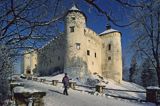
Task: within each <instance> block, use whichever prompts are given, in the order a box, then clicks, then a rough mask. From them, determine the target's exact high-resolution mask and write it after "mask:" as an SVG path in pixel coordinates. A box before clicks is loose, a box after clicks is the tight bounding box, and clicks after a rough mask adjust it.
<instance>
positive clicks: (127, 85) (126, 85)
mask: <svg viewBox="0 0 160 106" xmlns="http://www.w3.org/2000/svg"><path fill="white" fill-rule="evenodd" d="M63 76H64V74H59V75H57V76H53V77H39V79H41V78H43V79H46V80H48V81H52V80H58V81H59V82H61V81H62V78H63ZM92 77H93V79H98V80H99V81H101V79H100V78H99V76H98V75H94V76H92ZM72 80H74V81H76V83H77V84H80V85H81V83H80V82H79V81H78V80H76V79H72ZM102 81H103V82H102V83H101V84H102V85H105V87H106V88H110V89H120V90H131V91H144V92H145V91H146V90H145V89H144V88H143V87H142V86H139V85H137V84H135V83H131V82H126V81H122V82H121V84H118V83H116V82H114V81H113V80H111V79H103V80H102ZM77 89H79V90H86V91H91V90H90V89H87V88H84V87H77ZM105 92H106V93H107V94H109V95H113V96H123V97H129V98H137V99H141V100H145V99H146V94H145V93H135V92H124V91H112V90H106V91H105Z"/></svg>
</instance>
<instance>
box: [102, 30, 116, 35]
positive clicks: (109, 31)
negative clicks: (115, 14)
mask: <svg viewBox="0 0 160 106" xmlns="http://www.w3.org/2000/svg"><path fill="white" fill-rule="evenodd" d="M111 32H119V31H117V30H115V29H108V30H106V31H104V32H102V33H100V34H99V35H103V34H108V33H111Z"/></svg>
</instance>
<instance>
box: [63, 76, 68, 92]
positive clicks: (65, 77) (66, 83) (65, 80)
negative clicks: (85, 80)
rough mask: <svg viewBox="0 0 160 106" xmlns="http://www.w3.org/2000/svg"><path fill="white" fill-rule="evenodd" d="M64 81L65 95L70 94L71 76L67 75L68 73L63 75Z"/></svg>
mask: <svg viewBox="0 0 160 106" xmlns="http://www.w3.org/2000/svg"><path fill="white" fill-rule="evenodd" d="M62 83H63V86H64V91H63V94H64V95H68V91H67V89H68V87H69V78H68V76H67V73H65V76H64V77H63V79H62Z"/></svg>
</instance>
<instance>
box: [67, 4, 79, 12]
mask: <svg viewBox="0 0 160 106" xmlns="http://www.w3.org/2000/svg"><path fill="white" fill-rule="evenodd" d="M69 10H77V11H80V10H79V9H78V8H77V7H76V6H75V5H74V6H73V7H72V8H71V9H69Z"/></svg>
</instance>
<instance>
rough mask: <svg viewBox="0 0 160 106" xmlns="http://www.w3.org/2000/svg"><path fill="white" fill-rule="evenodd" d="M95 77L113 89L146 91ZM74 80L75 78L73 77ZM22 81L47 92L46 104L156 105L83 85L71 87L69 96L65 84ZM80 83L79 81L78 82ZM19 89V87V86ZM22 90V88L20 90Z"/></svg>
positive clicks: (32, 87) (132, 84)
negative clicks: (121, 97) (64, 91)
mask: <svg viewBox="0 0 160 106" xmlns="http://www.w3.org/2000/svg"><path fill="white" fill-rule="evenodd" d="M63 76H64V74H59V75H56V76H52V77H38V79H46V80H47V81H51V80H58V81H59V82H61V81H62V78H63ZM93 78H95V79H98V80H100V81H103V82H100V83H97V84H100V85H105V86H106V88H111V89H121V90H138V91H145V89H144V88H143V87H141V86H139V85H136V84H134V83H129V82H125V81H122V83H121V84H117V83H116V82H114V81H113V80H110V79H103V80H102V79H100V77H99V76H98V75H95V76H93ZM72 80H73V81H76V82H77V80H74V79H72ZM22 82H23V83H24V84H25V85H24V87H25V88H27V89H30V90H32V91H36V90H38V91H42V92H46V96H45V97H44V103H45V106H155V105H154V104H152V103H148V102H147V103H145V102H144V103H141V102H137V101H129V100H124V99H119V98H113V97H111V96H106V95H105V94H100V93H98V92H95V89H94V90H93V89H90V88H86V87H83V86H76V90H72V89H69V90H68V92H69V96H65V95H63V89H64V88H63V84H62V83H58V85H57V86H53V85H52V84H51V83H46V82H44V83H42V82H38V81H32V80H25V79H22ZM77 83H79V82H77ZM17 89H18V88H17ZM19 91H20V90H19ZM105 93H107V94H110V95H118V96H126V97H128V96H129V97H132V98H133V97H134V98H140V99H145V94H137V93H134V92H131V93H127V92H120V91H111V90H106V91H105Z"/></svg>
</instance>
